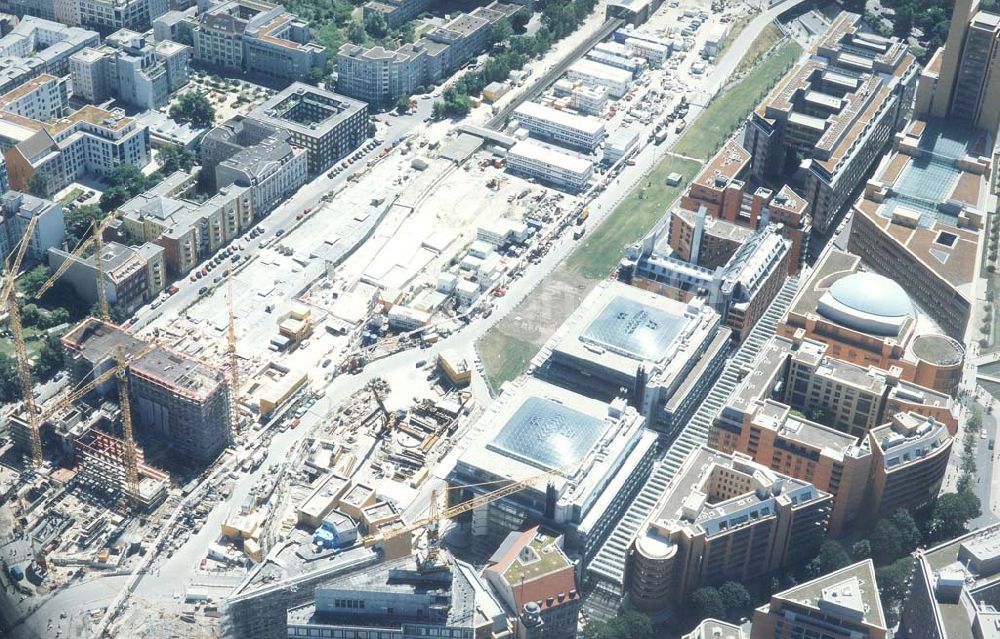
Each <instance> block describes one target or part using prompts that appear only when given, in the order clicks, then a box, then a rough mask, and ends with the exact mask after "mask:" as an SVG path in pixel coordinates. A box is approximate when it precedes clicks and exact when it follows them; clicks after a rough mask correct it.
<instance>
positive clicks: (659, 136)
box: [653, 129, 668, 144]
mask: <svg viewBox="0 0 1000 639" xmlns="http://www.w3.org/2000/svg"><path fill="white" fill-rule="evenodd" d="M667 133H668V132H667V130H666V129H661V130H659V131H657V132H656V134H655V135H654V136H653V141H654V142H656V144H663V141H664V140H666V139H667Z"/></svg>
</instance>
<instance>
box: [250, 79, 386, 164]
mask: <svg viewBox="0 0 1000 639" xmlns="http://www.w3.org/2000/svg"><path fill="white" fill-rule="evenodd" d="M248 117H250V118H252V119H254V120H257V121H259V122H262V123H263V124H265V125H268V126H271V127H274V128H277V129H280V130H283V131H286V132H287V133H288V142H289V143H290V144H292V145H294V146H297V147H300V148H303V149H305V150H306V151H307V153H308V160H309V174H310V175H317V174H319V173H322V172H323V171H325V170H327V169H328V168H330V167H331V166H333V164H334V163H335V162H338V161H339V160H341V159H343V158H344V157H346V156H347V155H349V154H350V153H351V152H353V151H354V149H356V148H358V147H359V146H361V143H362V142H363V141H364V140H365V138H367V137H368V105H367V104H365V103H364V102H359V101H358V100H353V99H351V98H348V97H345V96H342V95H339V94H337V93H333V92H332V91H326V90H324V89H320V88H317V87H313V86H309V85H307V84H302V83H301V82H295V83H293V84H291V85H290V86H288V87H287V88H286V89H285V90H283V91H279V92H278V93H276V94H275V95H273V96H271V97H270V98H269V99H268V100H267V101H266V102H264V103H263V104H261V105H260V106H258V107H257V108H256V109H254V110H253V111H251V112H250V115H249V116H248Z"/></svg>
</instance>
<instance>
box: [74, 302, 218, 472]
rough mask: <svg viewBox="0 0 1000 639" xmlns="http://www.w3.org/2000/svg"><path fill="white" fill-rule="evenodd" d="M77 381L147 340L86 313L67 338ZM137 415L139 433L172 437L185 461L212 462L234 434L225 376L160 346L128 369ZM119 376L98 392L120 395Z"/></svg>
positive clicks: (172, 447) (112, 363)
mask: <svg viewBox="0 0 1000 639" xmlns="http://www.w3.org/2000/svg"><path fill="white" fill-rule="evenodd" d="M62 345H63V352H64V359H65V360H66V362H67V367H68V368H69V369H70V371H71V377H72V379H73V381H74V383H81V382H85V381H86V380H88V379H91V378H92V377H93V376H95V375H98V374H100V373H102V372H104V371H106V370H109V369H110V368H113V367H114V366H115V361H116V358H117V357H118V355H119V354H121V355H124V356H125V357H133V358H134V357H135V356H136V355H137V354H138V353H139V352H140V351H141V350H143V349H144V348H145V346H146V345H145V343H144V342H142V341H141V340H139V339H136V338H134V337H132V336H131V335H129V334H128V333H126V332H125V331H123V330H121V329H120V328H118V327H117V326H114V325H113V324H110V323H107V322H103V321H101V320H98V319H94V318H87V319H85V320H83V321H82V322H80V324H78V325H77V326H75V327H74V328H72V329H70V331H68V332H67V333H66V334H65V335H64V336H63V337H62ZM127 378H128V387H129V395H130V397H131V406H132V418H133V420H134V423H135V426H136V430H137V433H138V435H139V437H140V438H142V437H143V436H146V435H149V436H154V437H156V438H158V439H160V440H161V441H163V442H167V443H168V444H169V446H170V451H171V453H172V454H173V456H174V457H175V458H177V459H178V460H180V461H181V462H182V463H186V464H191V465H203V464H206V463H209V462H211V461H212V460H213V459H215V457H217V456H218V454H219V453H220V452H221V451H222V449H223V448H224V447H225V446H227V445H228V443H229V441H230V439H231V433H230V426H231V423H232V415H231V412H230V410H231V407H230V396H229V384H228V383H227V382H226V378H225V376H224V375H223V374H222V373H221V372H219V371H216V370H214V369H210V368H208V367H206V366H205V365H204V364H202V363H200V362H197V361H195V360H192V359H190V358H188V357H186V356H185V355H182V354H179V353H175V352H171V351H166V350H164V349H161V348H155V349H154V350H152V351H151V352H149V353H147V354H145V355H143V356H142V357H138V358H137V359H133V361H132V362H131V363H130V364H129V366H128V370H127ZM116 388H117V386H116V382H115V380H108V381H107V382H106V383H105V384H103V385H101V386H100V387H98V388H97V389H95V392H99V393H101V394H104V395H109V396H115V395H116V394H115V392H114V391H115V389H116Z"/></svg>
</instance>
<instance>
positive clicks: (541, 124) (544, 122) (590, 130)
mask: <svg viewBox="0 0 1000 639" xmlns="http://www.w3.org/2000/svg"><path fill="white" fill-rule="evenodd" d="M513 117H514V118H515V119H516V121H517V126H518V127H520V128H524V129H527V130H528V131H529V132H530V133H531V134H532V136H534V137H538V138H541V139H543V140H550V141H552V142H555V143H556V144H560V145H562V146H567V147H570V148H575V149H582V150H584V151H586V152H588V153H593V152H594V151H595V150H596V149H597V146H598V145H599V144H600V143H601V142H602V141H603V140H604V136H605V131H604V122H602V121H601V120H599V119H597V118H595V117H591V116H586V115H577V114H575V113H567V112H565V111H560V110H559V109H553V108H552V107H548V106H545V105H542V104H538V103H535V102H525V103H523V104H521V105H520V106H518V107H517V108H516V109H514V114H513Z"/></svg>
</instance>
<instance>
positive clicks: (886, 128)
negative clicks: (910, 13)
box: [744, 12, 918, 233]
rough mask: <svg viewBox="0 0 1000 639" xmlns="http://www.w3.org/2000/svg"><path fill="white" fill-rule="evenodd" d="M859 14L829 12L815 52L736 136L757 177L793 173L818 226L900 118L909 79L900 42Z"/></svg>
mask: <svg viewBox="0 0 1000 639" xmlns="http://www.w3.org/2000/svg"><path fill="white" fill-rule="evenodd" d="M860 20H861V16H859V15H857V14H853V13H847V12H844V13H841V14H840V15H839V16H838V17H837V19H835V20H834V22H833V23H832V24H831V25H830V27H829V28H828V29H827V31H826V33H825V34H823V36H822V37H821V38H820V40H819V42H818V43H817V44H816V46H815V51H816V55H814V56H812V57H811V58H809V59H808V60H806V61H805V62H803V63H801V64H799V66H798V67H796V68H795V70H794V71H793V72H792V73H791V74H790V75H789V76H787V77H786V79H785V80H783V81H782V82H781V83H779V84H778V85H777V86H776V87H775V88H774V89H773V90H772V91H771V93H770V95H768V97H767V98H766V99H765V100H764V101H763V102H762V103H761V104H760V106H758V107H757V108H756V110H755V111H754V112H753V115H752V116H751V119H750V124H749V126H748V127H747V129H746V134H745V138H744V146H745V147H746V149H747V150H748V151H749V152H750V154H751V156H752V157H753V162H752V165H753V173H754V175H755V177H757V178H758V179H759V180H760V181H762V182H763V181H765V180H766V179H767V178H769V177H773V176H778V175H785V174H787V173H788V172H790V171H794V172H796V173H797V175H798V176H799V177H797V178H796V179H797V181H798V182H799V183H801V187H800V189H799V192H800V193H801V194H802V196H803V197H804V198H805V199H806V201H808V203H809V207H810V210H811V213H812V220H813V225H814V226H815V228H816V229H817V230H818V231H819V232H821V233H827V232H828V231H829V230H830V228H831V223H833V221H834V220H835V219H836V218H837V215H838V213H839V212H840V211H841V209H842V208H843V207H844V205H845V204H846V203H847V198H848V197H849V196H850V195H851V193H852V192H853V191H854V189H855V188H856V187H857V186H858V185H860V184H862V183H863V180H864V179H865V176H866V175H867V173H868V171H869V170H870V169H871V168H872V167H873V166H874V165H875V162H876V160H878V159H879V157H881V155H882V149H883V147H884V146H885V144H886V143H887V142H888V141H889V140H890V139H891V138H892V135H893V134H894V133H895V132H896V131H898V130H899V129H900V128H901V127H902V126H903V124H904V123H905V120H906V118H905V116H906V113H907V110H908V109H909V106H910V103H911V101H912V98H913V93H914V89H915V85H916V82H915V78H916V74H917V68H918V65H917V62H916V59H915V58H914V57H913V55H912V54H910V53H909V52H908V51H907V47H906V43H905V42H902V41H900V40H897V39H894V38H883V37H881V36H877V35H874V34H872V33H867V32H864V31H863V30H862V29H861V28H860Z"/></svg>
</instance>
